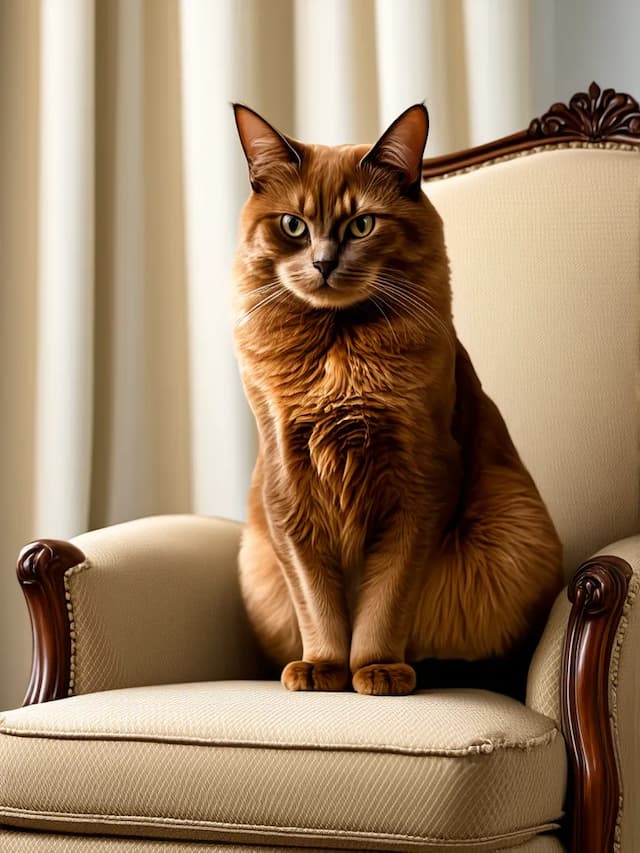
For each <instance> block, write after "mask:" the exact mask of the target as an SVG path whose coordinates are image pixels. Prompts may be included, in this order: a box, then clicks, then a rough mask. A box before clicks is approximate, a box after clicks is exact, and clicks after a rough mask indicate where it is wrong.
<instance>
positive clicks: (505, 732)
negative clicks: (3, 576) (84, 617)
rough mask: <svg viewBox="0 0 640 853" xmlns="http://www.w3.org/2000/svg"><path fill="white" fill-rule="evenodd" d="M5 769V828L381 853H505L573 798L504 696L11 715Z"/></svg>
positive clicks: (240, 686)
mask: <svg viewBox="0 0 640 853" xmlns="http://www.w3.org/2000/svg"><path fill="white" fill-rule="evenodd" d="M0 767H2V768H3V774H2V776H1V777H0V820H2V821H3V822H4V823H6V824H9V825H12V826H26V827H28V828H48V829H51V830H57V831H69V830H70V829H72V828H74V827H76V828H78V829H80V830H81V831H82V830H84V831H92V832H97V833H102V832H115V833H121V834H133V835H137V834H140V835H147V836H156V837H157V836H160V837H164V838H172V837H173V838H189V839H193V840H209V839H212V840H220V841H237V842H242V843H266V844H269V843H271V844H278V843H279V842H280V841H286V842H287V843H292V844H295V843H298V844H300V843H302V844H304V843H305V842H307V843H311V844H313V843H315V844H320V845H325V846H336V847H340V846H345V845H346V846H354V845H355V846H356V847H357V846H362V845H364V846H370V847H372V848H379V849H385V850H393V849H397V850H403V849H414V848H415V849H424V850H438V849H441V847H443V845H444V847H446V843H447V844H449V843H452V842H454V841H455V842H460V843H463V842H467V843H468V844H470V845H471V846H470V847H469V849H476V848H477V849H479V850H480V849H488V850H490V849H500V848H504V847H508V846H509V845H511V846H513V845H514V844H516V842H518V841H525V840H527V839H528V838H530V837H533V836H534V835H535V834H536V833H537V832H539V831H540V830H542V829H544V828H551V827H552V826H553V824H554V823H555V822H556V821H557V819H558V818H559V817H560V815H561V810H562V803H563V798H564V792H565V783H566V759H565V750H564V743H563V740H562V738H561V736H560V735H559V734H558V731H557V728H556V726H555V724H554V723H553V722H552V721H551V720H549V719H547V718H546V717H543V716H541V715H539V714H536V713H535V712H533V711H531V710H530V709H527V708H525V707H524V706H523V705H521V704H520V703H518V702H516V701H515V700H512V699H509V698H507V697H504V696H500V695H497V694H492V693H488V692H485V691H472V690H451V691H443V692H433V693H430V692H421V693H418V694H416V695H414V696H410V697H405V698H403V699H400V700H398V699H397V698H395V697H376V698H375V699H372V698H371V697H365V696H360V695H358V694H354V693H338V694H332V695H329V696H328V695H326V694H313V693H289V692H287V691H285V690H284V689H283V688H282V687H281V686H280V685H279V684H278V683H273V682H257V683H256V682H216V683H210V684H188V685H167V686H157V687H148V688H137V689H129V690H117V691H111V692H107V693H104V694H93V695H85V696H76V697H71V698H70V699H66V700H62V701H59V702H51V703H47V704H45V705H38V706H32V707H29V708H23V709H20V710H17V711H12V712H8V713H6V714H5V715H4V716H3V719H2V721H1V723H0ZM445 804H446V805H445ZM445 842H446V843H445ZM472 842H473V843H472ZM444 847H443V849H444ZM465 849H466V848H465Z"/></svg>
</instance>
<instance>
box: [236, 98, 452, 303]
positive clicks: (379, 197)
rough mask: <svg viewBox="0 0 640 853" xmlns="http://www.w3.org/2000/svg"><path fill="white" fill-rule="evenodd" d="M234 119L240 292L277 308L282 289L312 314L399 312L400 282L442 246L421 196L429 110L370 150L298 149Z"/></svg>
mask: <svg viewBox="0 0 640 853" xmlns="http://www.w3.org/2000/svg"><path fill="white" fill-rule="evenodd" d="M234 111H235V119H236V124H237V127H238V132H239V135H240V141H241V143H242V147H243V149H244V153H245V155H246V158H247V162H248V166H249V177H250V181H251V187H252V193H251V195H250V197H249V200H248V201H247V203H246V205H245V208H244V211H243V216H242V235H241V246H240V253H241V256H242V258H241V259H242V262H243V269H244V270H245V271H246V272H247V273H248V274H249V275H247V276H245V279H247V278H248V279H250V282H249V283H248V282H247V281H246V280H245V283H244V287H245V289H248V288H252V287H255V289H256V290H257V289H258V288H262V290H261V293H262V294H264V295H265V298H266V297H267V296H268V295H269V288H273V289H274V300H275V299H276V296H275V291H276V290H277V289H278V288H279V289H280V291H281V290H282V288H285V289H286V291H288V292H289V294H294V295H295V296H296V297H297V298H298V299H299V300H302V301H303V303H306V304H308V305H310V306H313V307H314V308H345V307H348V306H351V305H354V304H356V303H359V302H364V301H365V300H368V299H374V300H375V299H376V297H377V296H378V297H380V298H381V299H382V300H383V301H385V302H386V303H387V305H392V304H394V303H395V302H396V301H397V302H399V301H400V299H401V298H402V289H403V283H404V282H405V280H406V278H407V276H408V275H409V276H410V275H411V274H412V273H413V276H414V277H415V269H416V266H417V265H419V264H420V263H421V262H423V261H424V260H425V258H427V257H428V255H429V252H433V251H434V245H435V248H436V250H437V248H438V246H439V243H440V242H441V239H442V238H441V229H440V220H439V217H438V216H437V214H436V213H435V211H434V210H433V208H432V206H431V205H430V204H429V202H428V201H427V199H426V197H425V196H424V194H423V193H422V191H421V187H420V183H421V173H422V155H423V151H424V147H425V144H426V141H427V134H428V127H429V119H428V114H427V110H426V108H425V107H424V106H423V105H422V104H416V105H414V106H412V107H410V108H409V109H408V110H406V111H405V112H403V113H402V114H401V115H400V116H399V117H398V118H397V119H396V120H395V121H394V122H393V123H392V124H391V125H390V127H389V128H388V129H387V130H386V131H385V133H383V135H382V136H381V137H380V139H379V140H378V141H377V142H376V143H375V145H373V146H372V147H369V146H366V145H364V146H363V145H342V146H336V147H328V146H323V145H307V144H303V143H301V142H298V141H296V140H293V139H290V138H289V137H287V136H284V135H283V134H282V133H280V132H279V131H277V130H276V129H275V128H274V127H272V126H271V125H270V124H269V123H268V122H267V121H265V120H264V119H263V118H262V117H261V116H259V115H258V114H257V113H255V112H254V111H253V110H250V109H249V108H248V107H245V106H242V105H240V104H235V105H234ZM430 237H433V240H431V239H430ZM430 244H431V245H430ZM385 296H386V298H385Z"/></svg>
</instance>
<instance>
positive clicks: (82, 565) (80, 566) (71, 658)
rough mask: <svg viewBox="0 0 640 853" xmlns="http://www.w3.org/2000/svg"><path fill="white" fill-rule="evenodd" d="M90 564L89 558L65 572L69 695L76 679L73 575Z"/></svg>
mask: <svg viewBox="0 0 640 853" xmlns="http://www.w3.org/2000/svg"><path fill="white" fill-rule="evenodd" d="M89 566H90V564H89V561H88V560H84V562H82V563H78V565H77V566H73V567H72V568H70V569H67V571H66V572H65V573H64V597H65V600H66V604H67V615H68V617H69V637H70V639H71V651H70V655H69V689H68V690H67V696H73V688H74V686H75V681H76V623H75V617H74V614H73V599H72V597H71V576H72V575H77V574H78V573H79V572H83V571H85V570H86V569H88V568H89Z"/></svg>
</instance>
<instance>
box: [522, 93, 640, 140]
mask: <svg viewBox="0 0 640 853" xmlns="http://www.w3.org/2000/svg"><path fill="white" fill-rule="evenodd" d="M529 135H530V136H532V137H534V138H536V139H543V138H545V137H549V136H572V137H574V138H575V137H578V138H580V139H584V140H588V141H589V142H606V141H607V140H610V139H620V138H628V139H634V140H637V138H638V137H639V136H640V107H639V106H638V102H637V101H636V100H635V98H632V97H631V95H627V94H625V93H623V92H616V91H615V90H614V89H604V90H601V89H600V86H598V84H597V83H592V84H591V85H590V86H589V91H588V92H578V93H577V94H576V95H574V96H573V97H572V98H571V100H570V101H569V103H568V104H561V103H558V104H553V106H552V107H550V108H549V109H548V110H547V112H546V113H544V115H542V116H540V118H534V119H533V121H532V122H531V124H530V125H529Z"/></svg>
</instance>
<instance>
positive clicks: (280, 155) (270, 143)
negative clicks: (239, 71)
mask: <svg viewBox="0 0 640 853" xmlns="http://www.w3.org/2000/svg"><path fill="white" fill-rule="evenodd" d="M233 112H234V115H235V119H236V127H237V128H238V135H239V136H240V142H241V144H242V150H243V151H244V155H245V157H246V158H247V163H248V164H249V179H250V181H251V187H252V189H253V190H254V191H255V192H260V190H261V188H262V181H261V176H262V175H263V174H264V172H265V170H267V169H268V168H269V166H271V165H273V164H274V163H292V164H293V165H294V166H300V164H301V163H302V154H301V152H300V151H298V150H297V149H296V148H295V147H294V143H293V142H292V141H291V140H289V139H287V138H286V136H283V135H282V134H281V133H280V131H278V130H276V129H275V127H272V126H271V125H270V124H269V122H268V121H265V120H264V119H263V118H262V116H260V115H258V113H256V112H254V110H251V109H249V107H245V106H244V104H233Z"/></svg>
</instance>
